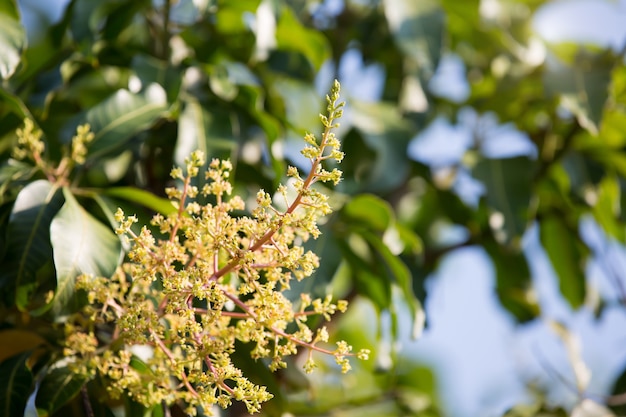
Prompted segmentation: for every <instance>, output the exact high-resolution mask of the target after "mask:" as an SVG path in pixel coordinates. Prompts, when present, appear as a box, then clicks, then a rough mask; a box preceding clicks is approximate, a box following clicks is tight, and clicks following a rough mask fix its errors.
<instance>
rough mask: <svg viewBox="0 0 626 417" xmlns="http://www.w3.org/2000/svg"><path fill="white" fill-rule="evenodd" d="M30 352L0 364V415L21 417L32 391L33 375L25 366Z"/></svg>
mask: <svg viewBox="0 0 626 417" xmlns="http://www.w3.org/2000/svg"><path fill="white" fill-rule="evenodd" d="M30 355H31V353H30V352H25V353H21V354H19V355H15V356H13V357H11V358H9V359H7V360H5V361H3V362H2V363H0V387H2V391H1V392H0V414H1V415H3V416H7V417H8V416H16V417H19V416H23V415H24V409H25V408H26V402H27V401H28V397H29V396H30V393H31V391H32V389H33V374H32V373H31V371H30V369H29V368H28V366H27V365H26V361H28V358H29V357H30Z"/></svg>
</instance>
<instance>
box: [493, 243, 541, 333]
mask: <svg viewBox="0 0 626 417" xmlns="http://www.w3.org/2000/svg"><path fill="white" fill-rule="evenodd" d="M483 246H484V248H485V250H486V251H487V253H488V254H489V256H490V257H491V260H492V261H493V264H494V267H495V270H496V292H497V294H498V298H499V300H500V303H501V304H502V306H503V307H504V308H505V309H507V310H508V311H509V313H511V314H513V316H514V317H515V318H516V319H517V321H518V322H520V323H526V322H528V321H530V320H532V319H534V318H535V317H537V315H539V306H538V304H537V301H536V297H535V296H534V295H533V293H532V281H531V275H530V269H529V267H528V262H527V260H526V257H525V256H524V254H523V253H522V252H521V250H517V249H516V250H514V249H510V248H508V247H503V246H501V245H499V244H497V243H496V242H494V241H487V242H484V243H483Z"/></svg>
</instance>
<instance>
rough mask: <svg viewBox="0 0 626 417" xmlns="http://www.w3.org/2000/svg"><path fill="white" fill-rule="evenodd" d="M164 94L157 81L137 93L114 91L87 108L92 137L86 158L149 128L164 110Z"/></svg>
mask: <svg viewBox="0 0 626 417" xmlns="http://www.w3.org/2000/svg"><path fill="white" fill-rule="evenodd" d="M166 106H167V100H166V94H165V91H164V90H163V87H161V86H160V85H158V84H150V85H149V86H147V87H146V89H145V90H144V91H143V92H141V93H138V94H134V93H131V92H130V91H128V90H118V91H117V92H116V93H115V94H113V95H112V96H111V97H109V98H108V99H106V100H105V101H103V102H101V103H100V104H98V105H96V106H94V107H92V108H90V109H89V110H88V111H87V113H86V116H85V117H86V121H87V122H88V123H89V124H90V125H91V129H92V131H93V132H94V133H95V137H94V140H93V142H92V143H91V145H90V146H89V153H88V157H89V158H90V159H93V158H95V157H96V156H101V155H102V154H105V153H108V152H112V151H114V150H119V148H120V147H121V146H123V145H124V143H126V142H127V141H128V140H129V139H130V138H132V137H133V136H134V135H136V134H137V133H139V132H141V131H143V130H145V129H147V128H149V127H151V126H152V125H153V124H154V122H155V121H156V120H157V119H158V118H159V117H161V116H162V115H163V114H164V112H165V110H166V109H167V107H166Z"/></svg>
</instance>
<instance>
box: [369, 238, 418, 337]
mask: <svg viewBox="0 0 626 417" xmlns="http://www.w3.org/2000/svg"><path fill="white" fill-rule="evenodd" d="M360 234H361V236H363V238H364V239H365V240H366V241H367V242H368V243H369V244H370V245H371V247H372V249H374V254H375V255H376V256H375V257H376V258H377V259H376V260H377V261H378V260H380V261H382V262H381V264H383V265H384V266H385V269H386V270H387V271H388V277H389V278H390V280H393V281H395V282H396V284H397V285H398V286H399V287H400V290H401V291H402V295H403V296H404V299H405V300H406V303H407V305H408V307H409V311H410V313H411V319H412V320H413V326H412V332H411V335H412V337H413V338H415V339H416V338H418V337H419V336H421V334H422V330H423V329H424V324H425V318H426V317H425V314H424V310H423V308H422V304H421V303H420V301H419V300H418V299H417V297H416V296H415V293H414V292H413V279H412V277H411V271H410V270H409V268H408V267H407V266H406V265H405V264H404V262H402V261H401V260H400V258H399V257H397V256H396V255H394V254H393V253H391V251H390V250H389V248H388V247H387V245H385V244H384V243H383V241H382V240H381V239H380V238H379V237H378V236H376V235H374V234H373V233H371V232H369V231H362V232H360ZM378 263H379V262H377V264H378Z"/></svg>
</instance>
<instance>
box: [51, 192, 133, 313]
mask: <svg viewBox="0 0 626 417" xmlns="http://www.w3.org/2000/svg"><path fill="white" fill-rule="evenodd" d="M63 195H64V196H65V204H64V205H63V207H62V208H61V210H59V212H58V213H57V215H56V216H55V217H54V220H52V224H51V225H50V240H51V242H52V248H53V251H54V266H55V268H56V272H57V289H56V294H55V297H54V301H53V302H52V306H51V307H52V312H53V314H54V315H55V316H58V315H59V314H62V313H65V312H70V311H73V310H75V309H76V308H77V307H78V300H77V298H76V294H77V293H76V289H75V281H76V277H77V276H78V275H80V274H92V275H95V276H102V277H109V276H111V275H113V273H114V272H115V269H116V268H117V266H118V265H119V263H120V261H121V255H122V247H121V243H120V241H119V239H118V238H117V237H116V236H115V234H114V233H113V232H112V231H111V229H110V228H108V227H106V226H105V225H103V224H102V223H101V222H99V221H98V220H97V219H96V218H94V217H93V216H91V215H90V214H89V213H87V212H86V211H85V209H83V208H82V207H81V206H80V205H79V204H78V201H76V198H74V196H73V195H72V193H71V192H70V191H69V189H68V188H64V189H63Z"/></svg>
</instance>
